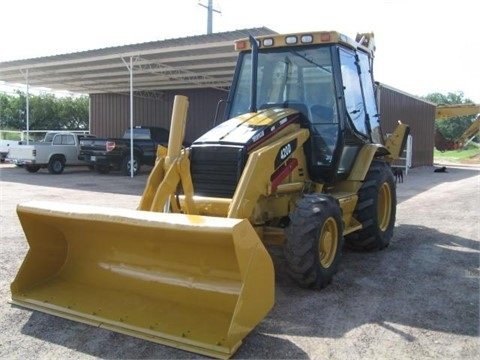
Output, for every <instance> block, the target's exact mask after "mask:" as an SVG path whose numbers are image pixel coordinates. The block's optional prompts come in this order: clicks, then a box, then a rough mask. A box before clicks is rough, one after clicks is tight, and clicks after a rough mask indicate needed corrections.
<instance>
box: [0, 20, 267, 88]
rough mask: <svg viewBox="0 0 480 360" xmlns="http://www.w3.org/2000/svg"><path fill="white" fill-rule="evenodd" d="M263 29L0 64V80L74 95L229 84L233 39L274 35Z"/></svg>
mask: <svg viewBox="0 0 480 360" xmlns="http://www.w3.org/2000/svg"><path fill="white" fill-rule="evenodd" d="M275 33H276V32H275V31H273V30H270V29H268V28H266V27H261V28H252V29H244V30H236V31H230V32H223V33H214V34H208V35H198V36H190V37H185V38H177V39H168V40H162V41H152V42H146V43H140V44H134V45H125V46H117V47H110V48H104V49H97V50H88V51H82V52H76V53H71V54H62V55H54V56H47V57H39V58H33V59H25V60H14V61H7V62H0V80H1V81H5V82H6V83H17V84H26V79H27V70H28V84H29V85H30V86H37V87H47V88H51V89H53V90H68V91H71V92H76V93H88V94H94V93H125V92H128V91H130V74H129V70H128V66H129V65H130V61H131V60H132V64H133V88H134V91H147V92H148V91H154V90H175V89H192V88H220V89H226V88H228V87H229V86H230V83H231V80H232V75H233V72H234V68H235V64H236V59H237V53H236V52H235V51H234V40H237V39H240V38H245V37H248V35H249V34H251V35H253V36H260V35H269V34H275Z"/></svg>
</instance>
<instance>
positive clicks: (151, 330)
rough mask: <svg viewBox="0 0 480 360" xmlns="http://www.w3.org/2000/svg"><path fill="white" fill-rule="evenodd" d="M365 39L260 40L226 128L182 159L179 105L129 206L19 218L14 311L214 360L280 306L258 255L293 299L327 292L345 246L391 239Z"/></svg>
mask: <svg viewBox="0 0 480 360" xmlns="http://www.w3.org/2000/svg"><path fill="white" fill-rule="evenodd" d="M373 41H374V39H373V34H359V35H358V36H357V38H356V39H355V40H353V39H350V38H348V37H346V36H344V35H342V34H340V33H337V32H330V31H329V32H311V33H298V34H290V35H272V36H263V37H258V38H256V39H254V38H253V37H251V38H249V39H241V40H238V41H236V42H235V49H236V50H238V52H239V57H238V64H237V67H236V71H235V75H234V78H233V83H232V86H231V91H230V93H229V98H228V100H227V102H226V104H227V106H226V108H225V114H224V119H223V120H224V121H222V122H220V123H219V125H217V126H215V127H214V128H213V129H211V130H210V131H208V132H207V133H206V134H204V135H203V136H201V137H200V138H199V139H197V140H196V141H194V142H193V143H192V145H191V146H190V147H189V148H183V149H182V145H181V144H182V142H183V134H184V130H185V126H186V118H187V110H188V99H187V98H185V97H183V96H177V97H176V98H175V103H174V110H173V115H172V124H171V129H170V139H169V145H168V149H166V148H163V147H160V148H159V149H158V152H157V155H158V156H157V161H156V164H155V167H154V168H153V170H152V172H151V173H150V176H149V178H148V181H147V184H146V186H145V190H144V193H143V196H142V198H141V200H140V204H139V207H138V209H136V210H123V209H116V208H103V207H93V206H80V205H72V204H63V203H51V202H28V203H23V204H20V205H18V208H17V213H18V216H19V219H20V221H21V224H22V226H23V230H24V232H25V235H26V238H27V241H28V243H29V246H30V249H29V252H28V254H27V256H26V258H25V260H24V262H23V264H22V266H21V268H20V270H19V272H18V274H17V276H16V278H15V280H14V281H13V283H12V285H11V291H12V298H13V302H14V303H16V304H18V305H21V306H24V307H27V308H31V309H35V310H39V311H43V312H46V313H51V314H54V315H58V316H61V317H65V318H68V319H73V320H76V321H81V322H85V323H89V324H94V325H96V326H100V327H103V328H107V329H112V330H115V331H118V332H121V333H126V334H130V335H133V336H137V337H140V338H143V339H147V340H150V341H154V342H158V343H162V344H166V345H169V346H173V347H177V348H180V349H185V350H188V351H191V352H196V353H200V354H205V355H209V356H212V357H218V358H228V357H230V356H231V355H232V354H233V353H234V352H235V351H236V349H237V348H238V347H239V346H240V344H241V343H242V339H243V338H244V337H245V336H247V335H248V333H249V332H251V331H252V330H253V329H254V328H255V326H256V325H257V324H258V323H259V322H260V321H262V319H263V318H264V317H265V316H266V315H267V314H268V312H269V311H270V309H271V308H272V306H273V304H274V288H275V280H274V270H273V262H272V258H271V257H270V255H269V253H268V250H267V249H268V246H267V245H268V244H276V245H283V248H284V255H285V259H286V263H287V265H288V271H289V273H290V274H291V276H292V277H293V278H294V279H295V280H296V281H297V282H298V284H299V285H300V286H302V287H306V288H323V287H325V286H327V285H328V284H329V283H330V282H331V281H332V278H333V276H334V274H335V273H336V271H337V269H338V266H339V263H340V260H341V254H342V247H343V245H344V240H345V241H346V242H347V243H348V244H350V246H352V247H355V248H361V249H367V250H372V249H382V248H384V247H386V246H388V244H389V242H390V239H391V238H392V235H393V229H394V222H395V213H396V189H395V182H394V178H393V174H392V171H391V169H390V166H389V164H390V163H391V162H392V161H393V160H394V159H395V158H398V157H399V155H400V154H401V152H402V150H403V146H404V145H405V139H406V135H407V133H408V126H407V125H404V124H400V125H399V126H398V128H397V129H396V130H395V132H394V133H393V135H392V136H390V137H389V138H388V139H387V140H386V141H385V142H384V140H383V136H382V131H381V129H380V119H379V114H378V113H377V106H376V102H375V82H374V80H373V76H372V63H373V53H374V43H373Z"/></svg>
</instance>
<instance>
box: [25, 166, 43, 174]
mask: <svg viewBox="0 0 480 360" xmlns="http://www.w3.org/2000/svg"><path fill="white" fill-rule="evenodd" d="M24 167H25V170H27V171H28V172H29V173H36V172H37V171H38V170H40V166H38V165H25V166H24Z"/></svg>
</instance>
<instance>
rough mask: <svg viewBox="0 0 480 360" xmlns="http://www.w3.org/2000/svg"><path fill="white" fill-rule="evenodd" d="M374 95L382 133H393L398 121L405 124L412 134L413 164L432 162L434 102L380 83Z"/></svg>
mask: <svg viewBox="0 0 480 360" xmlns="http://www.w3.org/2000/svg"><path fill="white" fill-rule="evenodd" d="M377 96H378V97H379V100H378V103H379V112H380V119H381V120H380V121H381V126H382V130H383V133H384V134H385V133H386V134H388V133H392V132H393V131H394V130H395V127H396V126H397V124H398V121H401V122H402V123H404V124H408V125H409V126H410V134H411V135H412V137H413V146H412V166H413V167H415V166H431V165H433V148H434V144H435V128H434V122H435V104H433V103H430V102H428V101H426V100H422V99H419V98H417V97H415V96H413V95H409V94H407V93H404V92H402V91H400V90H397V89H394V88H391V87H388V86H386V85H380V86H379V88H378V89H377Z"/></svg>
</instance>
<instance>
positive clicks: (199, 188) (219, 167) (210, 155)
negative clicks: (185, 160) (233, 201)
mask: <svg viewBox="0 0 480 360" xmlns="http://www.w3.org/2000/svg"><path fill="white" fill-rule="evenodd" d="M244 166H245V155H244V148H243V147H241V146H224V145H223V146H222V145H218V146H192V147H191V155H190V170H191V174H192V181H193V189H194V191H195V195H199V196H211V197H220V198H231V197H233V194H234V192H235V189H236V188H237V184H238V180H239V179H240V176H241V175H242V171H243V167H244Z"/></svg>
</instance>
